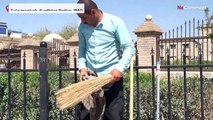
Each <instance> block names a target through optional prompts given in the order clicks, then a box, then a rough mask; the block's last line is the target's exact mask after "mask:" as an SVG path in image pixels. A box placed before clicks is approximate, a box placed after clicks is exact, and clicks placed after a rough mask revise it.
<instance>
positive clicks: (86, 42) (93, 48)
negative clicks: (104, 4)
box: [78, 0, 134, 120]
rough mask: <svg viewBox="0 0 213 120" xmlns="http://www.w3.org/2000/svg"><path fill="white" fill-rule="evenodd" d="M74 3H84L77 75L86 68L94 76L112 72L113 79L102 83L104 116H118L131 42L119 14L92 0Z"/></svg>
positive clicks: (112, 119)
mask: <svg viewBox="0 0 213 120" xmlns="http://www.w3.org/2000/svg"><path fill="white" fill-rule="evenodd" d="M78 3H84V5H85V13H83V14H78V16H79V17H80V19H81V23H80V25H79V27H78V36H79V55H78V67H79V71H80V78H81V79H82V76H84V75H88V72H89V71H93V72H95V73H96V74H97V75H98V76H101V75H105V74H111V75H112V76H113V79H114V82H113V83H110V84H108V85H106V86H104V87H103V89H104V96H105V100H106V106H105V112H104V120H120V119H121V114H122V111H123V80H122V76H123V73H124V71H125V70H126V69H127V68H128V67H129V64H130V59H131V58H132V56H133V55H134V43H133V41H132V39H131V37H130V35H129V33H128V30H127V28H126V26H125V23H124V22H123V21H122V20H121V19H120V18H118V17H116V16H113V15H111V14H107V13H104V12H102V11H101V10H100V9H98V7H97V5H96V4H95V3H94V2H93V1H92V0H79V1H78ZM121 50H122V54H121ZM82 114H84V115H81V118H80V119H84V120H88V119H89V117H88V115H85V113H84V112H83V113H82Z"/></svg>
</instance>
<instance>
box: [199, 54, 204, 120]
mask: <svg viewBox="0 0 213 120" xmlns="http://www.w3.org/2000/svg"><path fill="white" fill-rule="evenodd" d="M199 54H200V64H203V61H202V52H201V50H200V51H199ZM203 97H204V96H203V67H202V66H200V102H201V120H204V119H205V118H204V101H203Z"/></svg>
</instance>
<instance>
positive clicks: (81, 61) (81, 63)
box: [78, 31, 88, 80]
mask: <svg viewBox="0 0 213 120" xmlns="http://www.w3.org/2000/svg"><path fill="white" fill-rule="evenodd" d="M78 38H79V39H78V68H79V71H80V80H81V79H82V76H83V75H87V72H88V71H87V67H86V41H85V38H84V36H83V34H82V33H81V32H80V31H78Z"/></svg>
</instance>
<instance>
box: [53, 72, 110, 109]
mask: <svg viewBox="0 0 213 120" xmlns="http://www.w3.org/2000/svg"><path fill="white" fill-rule="evenodd" d="M112 78H113V77H112V75H110V74H107V75H103V76H100V77H92V78H90V79H89V80H86V81H82V82H79V83H75V84H72V85H70V86H68V87H65V88H62V89H60V90H58V91H57V92H56V94H55V95H56V104H57V106H58V108H59V109H60V110H65V109H68V108H70V107H73V106H75V105H77V104H78V103H80V102H81V101H83V100H84V99H86V98H87V97H88V96H89V95H91V94H92V93H94V92H97V91H98V90H100V89H101V88H102V87H103V86H104V85H106V84H108V83H110V82H112V81H113V79H112Z"/></svg>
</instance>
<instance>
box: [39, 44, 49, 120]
mask: <svg viewBox="0 0 213 120" xmlns="http://www.w3.org/2000/svg"><path fill="white" fill-rule="evenodd" d="M39 72H40V120H48V118H49V108H48V107H49V105H48V97H49V91H48V81H47V43H46V42H44V41H43V42H41V43H40V48H39Z"/></svg>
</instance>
